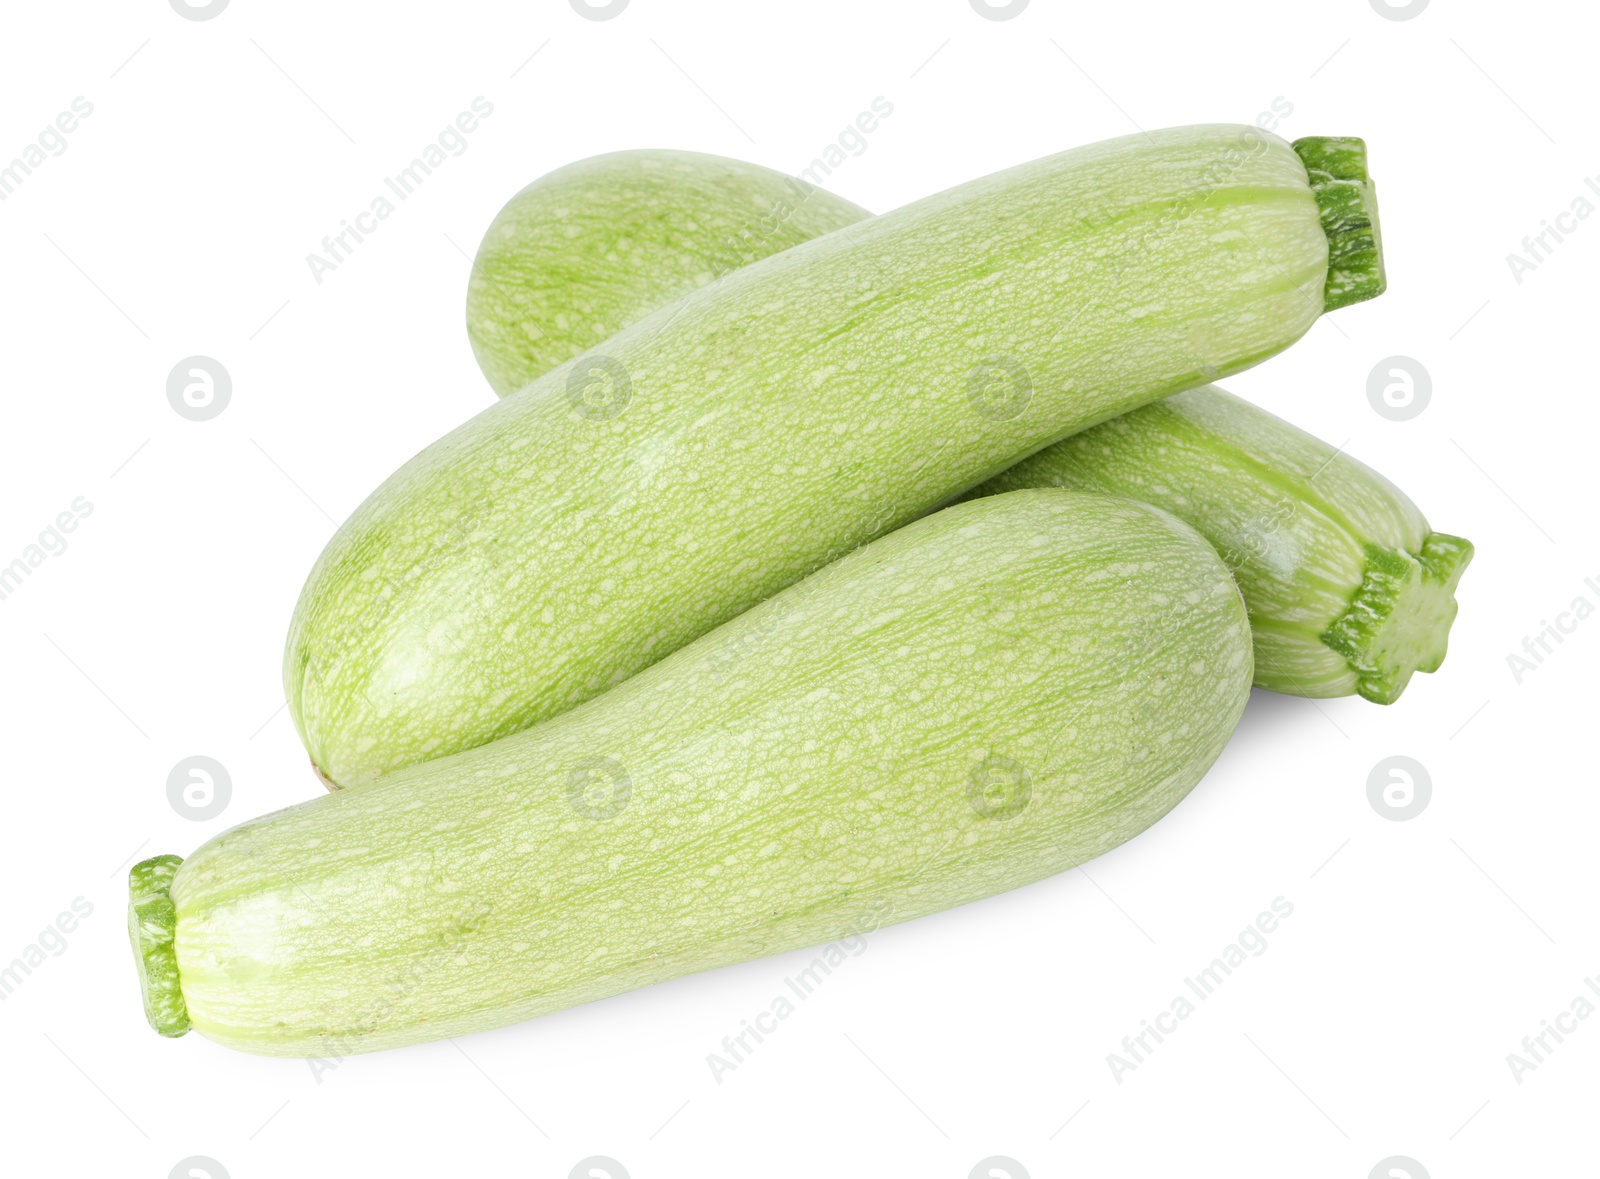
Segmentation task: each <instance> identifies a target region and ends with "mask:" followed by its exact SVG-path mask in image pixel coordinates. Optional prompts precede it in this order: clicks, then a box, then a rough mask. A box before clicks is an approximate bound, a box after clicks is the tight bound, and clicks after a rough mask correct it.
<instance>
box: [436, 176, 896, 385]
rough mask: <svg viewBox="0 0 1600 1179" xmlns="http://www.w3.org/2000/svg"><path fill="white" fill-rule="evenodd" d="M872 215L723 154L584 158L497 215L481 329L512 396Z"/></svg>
mask: <svg viewBox="0 0 1600 1179" xmlns="http://www.w3.org/2000/svg"><path fill="white" fill-rule="evenodd" d="M868 216H870V214H869V213H868V212H867V211H866V210H865V209H863V208H860V207H859V206H857V205H853V204H851V203H850V202H849V201H847V200H845V199H844V198H843V197H837V196H834V195H833V194H832V193H830V192H828V191H827V190H825V189H821V188H817V187H815V186H814V185H810V184H806V183H805V182H804V181H801V180H797V179H795V178H794V177H792V176H785V175H784V174H783V173H781V172H774V171H773V170H772V169H770V168H763V167H761V166H760V165H758V164H747V163H744V162H742V161H740V160H729V159H724V158H722V157H720V156H708V155H702V154H700V153H699V152H689V151H619V152H613V153H612V154H610V155H604V156H595V157H593V158H592V159H587V160H580V161H578V162H577V163H576V164H569V165H568V166H567V167H565V168H560V169H558V170H556V171H554V172H551V173H550V174H549V175H547V176H542V177H540V178H539V179H538V180H536V181H534V182H533V183H532V184H530V185H528V187H527V188H525V189H523V190H522V191H521V192H519V193H518V194H517V195H516V196H514V197H512V198H511V200H510V201H508V202H507V203H506V206H505V208H503V209H501V210H500V212H499V214H497V215H496V217H495V219H494V221H493V222H492V223H491V224H490V226H489V229H488V232H487V233H485V234H484V235H483V243H482V244H481V245H480V246H479V247H478V256H477V258H476V260H475V261H474V262H473V264H472V277H471V279H470V281H469V283H468V287H467V336H468V338H469V339H470V340H471V341H472V351H473V354H474V355H476V356H477V358H478V365H479V367H480V368H482V369H483V375H484V376H485V377H487V378H488V379H489V384H490V385H491V386H493V388H494V391H495V392H496V393H498V394H500V396H502V397H504V396H505V395H506V394H508V393H515V392H516V391H517V390H518V389H520V388H522V386H524V385H526V384H527V383H528V382H529V381H531V380H533V378H534V377H537V376H541V375H542V374H544V373H546V372H549V371H550V370H551V369H553V368H554V367H555V366H556V365H558V364H560V363H562V362H563V361H566V360H571V359H572V358H573V357H575V356H577V355H578V354H579V353H581V352H584V351H586V350H587V349H589V348H592V347H593V346H595V345H596V344H599V343H601V342H602V341H604V340H607V339H609V338H610V337H611V336H612V335H614V334H615V333H616V332H617V331H618V330H620V329H621V328H624V327H626V326H627V325H628V324H630V323H633V322H634V321H635V320H637V319H641V318H643V317H644V316H645V315H646V314H647V313H649V312H651V311H654V310H655V309H656V308H657V307H661V306H663V305H664V304H667V303H670V302H672V301H673V300H674V299H677V298H680V297H681V296H683V295H686V294H688V293H689V292H690V291H693V290H696V289H698V288H700V287H703V286H705V285H706V284H708V283H710V282H713V281H715V280H716V279H717V278H720V277H721V276H722V275H724V274H727V273H729V272H730V271H733V270H737V269H739V268H740V267H741V266H747V265H749V264H750V263H751V262H754V261H756V260H757V259H760V258H765V257H767V256H768V255H770V254H776V253H778V252H779V251H780V250H786V249H788V248H789V247H790V246H794V245H798V244H799V243H801V242H803V241H809V240H810V239H812V238H814V237H821V236H822V235H823V234H825V233H831V232H833V231H834V230H835V229H839V228H842V227H843V226H846V225H852V224H854V223H855V222H857V221H861V220H864V219H865V218H867V217H868Z"/></svg>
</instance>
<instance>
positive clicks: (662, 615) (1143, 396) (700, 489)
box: [285, 126, 1382, 785]
mask: <svg viewBox="0 0 1600 1179" xmlns="http://www.w3.org/2000/svg"><path fill="white" fill-rule="evenodd" d="M1354 142H1355V141H1337V142H1336V141H1320V140H1319V141H1310V142H1308V141H1301V143H1300V144H1298V145H1297V147H1296V148H1293V149H1292V148H1291V147H1290V146H1289V145H1288V144H1286V143H1284V142H1283V141H1282V140H1279V139H1276V138H1274V137H1271V136H1267V135H1264V134H1262V133H1261V132H1259V131H1257V130H1255V129H1253V128H1241V127H1231V126H1209V127H1191V128H1181V129H1177V130H1170V131H1161V132H1155V133H1152V134H1149V135H1138V136H1132V137H1129V138H1126V139H1119V140H1113V141H1110V142H1107V143H1102V144H1096V145H1093V146H1091V147H1087V148H1081V149H1078V150H1075V151H1069V152H1065V153H1062V154H1061V155H1057V156H1052V157H1049V158H1047V159H1043V160H1038V161H1035V162H1033V163H1031V164H1025V165H1023V166H1021V167H1017V168H1013V169H1010V170H1009V171H1006V172H1001V173H998V174H996V175H994V176H989V177H985V178H983V179H981V180H977V181H974V182H972V183H969V184H965V185H962V186H960V187H957V188H954V189H951V190H949V191H948V192H945V193H941V194H939V195H937V196H934V197H930V198H928V199H926V200H923V201H919V202H917V203H915V204H912V205H909V206H907V207H905V208H903V209H899V210H896V211H894V212H892V213H888V214H885V215H884V216H882V217H879V218H877V219H874V220H870V221H866V222H863V223H861V224H859V225H853V226H849V227H846V228H844V229H841V230H839V231H837V232H835V233H831V234H828V235H826V236H824V237H821V238H816V239H813V240H812V241H809V242H805V243H802V244H800V245H797V246H794V247H793V248H791V249H788V250H785V251H783V252H781V253H778V254H774V255H773V256H771V257H768V258H765V259H762V260H760V261H757V262H754V263H752V264H751V265H749V266H746V267H744V268H742V269H740V270H736V271H734V272H733V273H731V274H729V275H728V276H727V277H726V278H724V279H723V280H722V281H720V282H717V283H714V284H711V285H709V286H707V287H705V288H703V289H701V290H699V291H696V292H694V293H692V294H690V295H688V296H687V297H685V298H683V299H680V300H678V301H677V302H676V303H673V304H671V305H670V306H668V307H664V308H662V309H660V310H659V311H657V312H655V313H653V314H651V315H648V316H646V317H645V318H643V319H641V320H639V321H637V322H635V323H634V324H632V325H631V326H629V327H626V328H623V329H622V330H621V331H619V332H618V333H617V334H616V335H614V336H612V337H611V338H610V339H609V340H607V341H606V342H605V343H604V344H603V345H602V346H601V348H599V349H596V350H592V351H590V352H587V353H584V354H583V355H582V356H580V357H578V358H577V359H576V360H574V361H569V362H567V363H565V364H563V365H561V366H559V367H557V368H555V369H552V370H551V371H549V372H548V373H546V374H545V375H543V376H541V377H539V378H538V379H537V380H535V381H533V382H532V383H531V384H529V385H528V386H526V387H525V388H524V389H522V390H521V391H520V392H518V393H517V394H515V395H513V396H511V397H508V398H506V399H505V400H503V401H501V402H499V403H498V404H496V405H494V406H491V407H490V408H489V409H488V410H486V411H484V412H483V413H482V414H480V415H479V416H478V417H476V418H474V419H473V420H471V421H470V422H468V423H466V424H465V425H463V426H462V427H460V428H459V429H457V430H456V431H454V432H453V433H451V434H449V435H447V436H446V437H445V438H443V439H441V440H440V441H439V442H437V443H435V444H434V445H433V446H431V447H429V448H428V449H427V450H425V451H423V452H422V453H421V454H420V455H418V456H417V457H416V458H414V459H413V460H411V461H410V462H409V463H407V464H406V465H405V466H404V467H402V468H401V469H400V470H399V471H398V472H397V473H396V474H395V475H394V476H392V477H391V478H390V479H389V480H388V482H386V483H385V484H384V485H383V486H382V487H381V488H379V490H378V491H377V492H375V493H374V494H373V495H372V496H371V497H370V498H369V499H368V500H367V502H366V503H365V504H363V505H362V506H361V507H360V508H359V509H358V510H357V511H356V513H355V514H354V515H353V516H352V517H351V518H350V520H348V521H347V522H346V523H345V525H344V526H343V527H342V528H341V529H340V530H339V532H338V534H337V535H336V536H335V537H334V538H333V540H332V541H331V542H330V543H329V545H328V547H327V549H326V550H325V551H324V553H323V555H322V557H321V558H320V559H319V561H318V562H317V565H316V567H315V569H314V570H313V571H312V574H311V576H310V578H309V580H308V582H307V584H306V586H305V589H304V590H303V591H302V595H301V599H300V602H299V604H298V607H297V609H296V612H295V617H294V620H293V622H292V625H291V628H290V635H289V641H288V644H287V649H286V653H285V682H286V688H287V692H288V697H289V703H290V708H291V711H292V713H293V716H294V718H295V721H296V724H297V725H298V727H299V730H300V733H301V736H302V738H303V739H304V741H305V743H306V746H307V748H308V749H309V750H310V752H311V755H312V760H313V762H314V763H315V764H316V765H317V766H318V767H319V768H320V769H321V771H322V772H323V773H324V774H325V775H326V776H327V777H328V778H329V779H330V780H331V781H332V782H334V783H336V784H341V785H348V784H351V783H356V782H362V781H367V780H370V779H372V778H375V777H377V776H378V775H379V774H381V773H384V772H386V771H388V770H392V769H396V768H399V767H401V766H404V765H408V764H413V763H416V762H419V761H423V760H427V759H430V758H435V757H441V756H444V755H447V754H450V753H453V752H456V751H459V750H463V749H469V748H472V747H473V746H476V745H481V744H483V743H485V742H488V741H490V740H493V739H495V738H496V737H500V736H504V735H506V734H508V733H512V732H516V731H518V730H520V729H524V728H527V727H528V726H529V725H531V724H534V723H535V722H537V721H539V720H542V719H544V718H546V717H549V716H553V715H555V714H557V713H560V712H563V711H565V710H567V709H569V708H571V707H573V706H574V705H577V704H579V703H581V702H583V701H584V700H587V699H589V698H591V697H593V696H595V695H597V694H599V693H600V692H602V691H604V690H606V689H607V688H608V687H611V686H612V685H614V684H617V683H619V682H621V681H623V680H625V679H626V678H627V677H628V676H630V675H633V674H634V673H636V672H638V671H640V670H642V669H643V668H645V667H647V666H649V665H650V664H652V663H654V662H656V661H657V660H659V659H661V658H662V657H664V656H666V655H667V654H670V653H671V652H672V651H674V650H676V649H678V648H679V647H681V646H683V645H684V644H685V643H687V642H689V641H691V640H692V639H694V638H696V637H697V636H699V635H701V634H704V633H706V632H707V631H709V630H711V629H712V628H713V627H715V626H717V625H718V624H719V623H721V622H723V621H725V620H727V619H729V618H731V617H733V616H734V615H736V614H738V613H740V612H741V611H743V610H746V609H748V608H749V607H751V606H752V605H754V604H755V603H757V602H759V601H762V600H764V599H765V598H768V597H770V596H771V595H772V594H773V593H775V592H777V591H778V590H779V589H781V588H783V587H784V586H786V585H789V584H792V583H793V582H795V581H797V580H799V579H800V578H801V577H803V576H805V575H806V574H807V573H809V572H810V571H812V570H814V569H816V568H818V567H820V566H821V565H824V564H826V563H827V562H828V561H829V560H832V559H834V558H836V557H838V556H839V555H841V554H842V553H845V552H848V551H849V550H850V549H852V548H854V547H855V546H857V545H858V544H860V543H862V542H864V541H866V540H870V539H871V538H872V537H874V536H877V535H881V534H883V533H885V532H888V531H891V530H893V529H894V528H897V527H899V526H900V525H902V524H904V523H906V522H908V521H910V520H913V519H915V518H917V517H918V516H920V515H922V514H924V513H925V512H927V511H929V510H930V509H932V508H934V507H935V506H937V505H938V504H940V503H942V502H944V501H946V500H948V499H950V498H951V497H953V496H955V495H957V494H959V493H960V492H963V491H965V490H966V489H968V488H970V487H973V486H975V485H977V484H978V483H980V482H982V481H983V480H985V479H987V478H989V477H991V476H993V475H995V474H998V473H999V472H1000V471H1002V470H1004V469H1005V468H1006V467H1007V466H1010V465H1011V464H1012V463H1014V462H1016V461H1017V460H1018V459H1020V458H1022V457H1024V456H1026V455H1028V454H1030V453H1032V452H1033V451H1036V450H1038V449H1040V448H1041V447H1044V446H1046V445H1048V444H1050V443H1052V442H1054V441H1056V440H1057V439H1060V438H1062V437H1064V436H1066V435H1068V434H1071V433H1075V432H1076V431H1078V430H1081V429H1083V428H1085V427H1087V426H1090V425H1093V424H1095V423H1097V422H1101V421H1104V420H1105V419H1107V418H1109V417H1112V416H1114V415H1116V414H1118V413H1122V412H1126V411H1127V410H1129V409H1132V408H1134V407H1136V406H1138V405H1140V404H1144V403H1146V402H1149V401H1151V400H1154V399H1156V398H1159V397H1163V396H1166V395H1168V394H1170V393H1174V392H1177V391H1179V390H1181V389H1185V388H1189V387H1192V386H1194V385H1197V384H1200V383H1203V381H1204V380H1205V379H1207V378H1208V377H1210V376H1213V375H1216V374H1218V373H1226V372H1234V371H1237V370H1239V369H1242V368H1245V367H1248V366H1249V365H1251V364H1254V363H1256V362H1258V361H1260V360H1262V359H1264V358H1265V357H1267V356H1270V355H1272V354H1273V353H1276V352H1278V351H1280V350H1281V349H1283V348H1285V347H1287V346H1288V345H1289V344H1291V343H1292V342H1293V341H1294V340H1296V339H1297V338H1299V336H1301V335H1302V334H1303V333H1304V332H1305V331H1306V330H1307V329H1308V328H1309V327H1310V325H1311V324H1312V323H1313V322H1314V321H1315V319H1316V317H1317V316H1318V315H1319V314H1320V313H1321V312H1322V311H1323V309H1324V307H1325V306H1338V305H1342V304H1343V303H1345V302H1349V301H1351V300H1353V299H1357V298H1368V297H1371V296H1372V295H1374V294H1376V293H1377V292H1378V291H1379V290H1380V289H1381V287H1382V276H1381V266H1380V260H1379V257H1378V253H1377V244H1376V243H1377V235H1376V227H1375V224H1374V221H1373V217H1374V216H1375V214H1374V212H1373V210H1372V209H1371V207H1370V202H1369V201H1368V199H1367V198H1368V196H1369V195H1370V194H1369V193H1368V188H1367V185H1366V181H1365V169H1364V162H1363V161H1362V159H1361V156H1360V153H1359V152H1357V151H1355V150H1354V148H1353V147H1351V146H1350V144H1352V143H1354ZM1297 153H1298V154H1297ZM1302 156H1304V157H1306V158H1308V159H1310V160H1312V161H1313V162H1314V163H1315V164H1316V165H1317V166H1316V167H1314V168H1312V169H1311V170H1310V171H1309V172H1308V169H1307V166H1306V164H1304V163H1302ZM1326 166H1331V167H1334V168H1335V169H1337V171H1336V172H1332V173H1330V172H1329V171H1327V170H1326ZM1363 202H1365V203H1363ZM1330 243H1331V244H1330Z"/></svg>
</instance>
